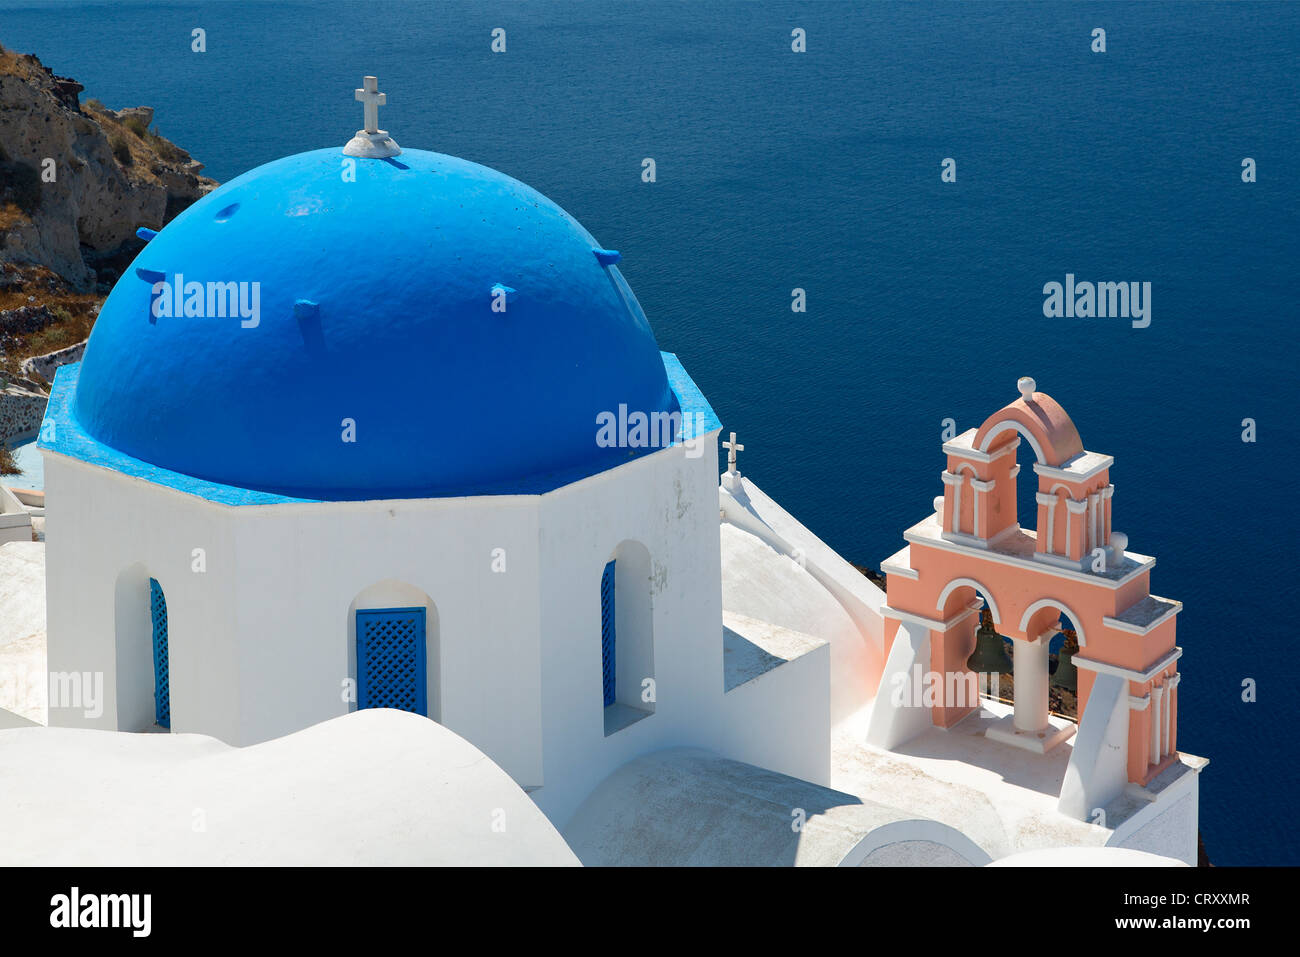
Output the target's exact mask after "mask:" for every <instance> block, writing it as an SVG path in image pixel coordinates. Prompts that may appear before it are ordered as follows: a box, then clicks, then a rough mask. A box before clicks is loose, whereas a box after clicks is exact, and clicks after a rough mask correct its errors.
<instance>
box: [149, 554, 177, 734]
mask: <svg viewBox="0 0 1300 957" xmlns="http://www.w3.org/2000/svg"><path fill="white" fill-rule="evenodd" d="M149 612H150V616H151V617H152V619H153V710H154V720H155V721H156V722H158V724H159V726H160V727H163V728H170V727H171V726H172V699H171V687H170V683H171V676H170V671H169V666H168V659H167V598H166V596H164V595H163V590H162V585H159V584H158V579H156V578H151V579H149Z"/></svg>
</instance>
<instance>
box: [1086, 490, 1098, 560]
mask: <svg viewBox="0 0 1300 957" xmlns="http://www.w3.org/2000/svg"><path fill="white" fill-rule="evenodd" d="M1099 501H1100V497H1099V496H1098V495H1097V493H1096V492H1093V493H1091V494H1090V495H1089V496H1088V552H1089V553H1091V552H1092V550H1093V549H1094V548H1096V547H1097V545H1098V544H1099V543H1100V542H1101V535H1099V534H1098V533H1097V503H1098V502H1099Z"/></svg>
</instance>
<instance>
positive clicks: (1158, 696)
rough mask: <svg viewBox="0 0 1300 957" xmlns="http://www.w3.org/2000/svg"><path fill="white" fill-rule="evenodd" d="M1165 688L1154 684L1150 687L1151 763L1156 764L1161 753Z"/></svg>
mask: <svg viewBox="0 0 1300 957" xmlns="http://www.w3.org/2000/svg"><path fill="white" fill-rule="evenodd" d="M1164 697H1165V689H1164V688H1161V687H1159V686H1156V687H1154V688H1152V689H1151V763H1152V764H1158V763H1159V762H1160V759H1161V758H1162V757H1163V755H1162V754H1161V752H1160V743H1161V738H1160V727H1161V724H1162V722H1163V721H1164V716H1163V715H1162V714H1161V710H1162V708H1163V706H1164Z"/></svg>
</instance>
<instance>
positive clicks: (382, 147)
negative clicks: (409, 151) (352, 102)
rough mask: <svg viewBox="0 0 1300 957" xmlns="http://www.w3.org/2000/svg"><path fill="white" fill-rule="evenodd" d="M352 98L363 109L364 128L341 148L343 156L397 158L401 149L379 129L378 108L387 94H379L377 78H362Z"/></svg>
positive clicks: (384, 102)
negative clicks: (358, 102)
mask: <svg viewBox="0 0 1300 957" xmlns="http://www.w3.org/2000/svg"><path fill="white" fill-rule="evenodd" d="M353 96H354V97H355V98H356V99H357V100H358V101H360V103H361V105H362V106H363V107H364V108H365V124H366V125H365V128H364V129H360V130H357V134H356V136H354V137H352V139H351V140H349V141H348V144H347V145H346V146H344V147H343V153H344V155H345V156H362V157H365V158H367V159H385V158H387V157H389V156H397V155H398V154H400V153H401V152H402V148H401V147H400V146H398V145H397V141H396V140H394V139H393V138H392V137H391V136H389V135H388V131H387V130H381V129H380V128H379V108H380V107H381V106H384V105H386V104H387V103H388V94H387V93H380V92H379V78H378V77H375V76H367V77H363V78H362V80H361V88H360V89H358V90H357V91H356V93H355V94H353Z"/></svg>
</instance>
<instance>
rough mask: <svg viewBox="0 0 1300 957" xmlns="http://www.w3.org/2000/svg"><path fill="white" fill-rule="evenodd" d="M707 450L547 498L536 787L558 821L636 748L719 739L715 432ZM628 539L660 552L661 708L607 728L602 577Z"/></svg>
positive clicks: (655, 555)
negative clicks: (540, 765)
mask: <svg viewBox="0 0 1300 957" xmlns="http://www.w3.org/2000/svg"><path fill="white" fill-rule="evenodd" d="M699 452H700V454H699V455H698V457H695V458H691V457H689V456H688V454H687V450H686V449H685V448H684V447H682V446H675V447H672V448H668V449H663V450H660V451H657V452H654V453H651V454H649V455H645V456H642V457H640V458H638V459H635V460H634V461H631V462H629V463H627V464H626V465H623V466H620V467H619V468H617V469H612V470H610V471H607V472H602V473H601V474H599V475H595V476H592V477H590V478H587V479H584V480H583V481H581V482H576V483H574V484H572V485H569V486H566V487H564V488H562V489H558V490H556V491H554V492H551V493H549V494H547V495H545V496H543V497H542V508H541V527H540V533H541V534H540V540H541V554H540V563H541V569H542V573H541V575H542V577H541V591H540V595H541V619H542V635H543V648H542V656H541V674H542V693H543V700H542V726H543V748H544V754H545V779H546V784H545V786H544V787H543V788H542V790H541V791H539V792H536V793H535V794H534V795H533V797H534V799H535V800H537V801H538V803H539V805H540V806H541V807H542V809H543V810H544V811H546V813H547V814H548V816H550V817H551V819H552V820H553V821H555V822H556V823H557V825H559V826H562V825H563V822H564V821H565V820H566V819H567V817H568V815H569V814H571V813H572V811H573V809H574V808H576V807H577V805H578V804H579V803H580V802H581V800H582V799H583V798H584V797H585V796H586V795H587V793H589V792H590V791H591V789H592V788H593V787H594V786H595V785H596V784H597V783H599V782H600V780H602V779H603V778H604V777H605V776H606V775H608V774H609V773H611V772H612V771H613V770H614V769H615V768H617V767H619V766H620V765H622V764H624V763H625V762H627V761H629V760H631V759H632V758H633V757H636V756H637V755H639V754H643V753H645V752H647V751H651V750H655V749H658V748H663V747H668V746H671V745H683V744H693V743H702V742H703V743H704V746H706V747H708V746H710V745H711V743H712V742H709V741H708V738H709V735H710V730H709V729H710V727H711V726H712V725H714V724H715V723H716V721H717V720H718V716H719V714H720V707H721V697H722V692H723V673H722V602H721V555H720V551H719V540H718V506H717V431H716V430H715V431H714V432H711V433H709V434H708V435H707V436H705V437H704V438H703V441H702V443H701V449H700V450H699ZM626 541H631V542H636V543H638V544H639V545H640V546H642V547H644V549H645V550H646V552H647V553H648V554H649V558H650V569H649V575H650V598H651V604H652V620H653V630H654V639H653V640H654V697H655V711H654V713H653V714H652V715H649V716H647V717H645V718H642V719H641V720H638V721H635V722H633V723H631V724H628V725H626V726H624V727H622V728H621V729H620V730H617V731H614V732H613V733H611V734H610V735H608V736H606V734H605V720H604V703H603V696H602V681H601V631H600V579H601V574H602V572H603V570H604V566H605V563H606V562H607V561H608V560H609V559H610V557H611V556H613V555H614V553H615V550H616V549H617V548H618V547H619V546H620V543H623V542H626Z"/></svg>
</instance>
